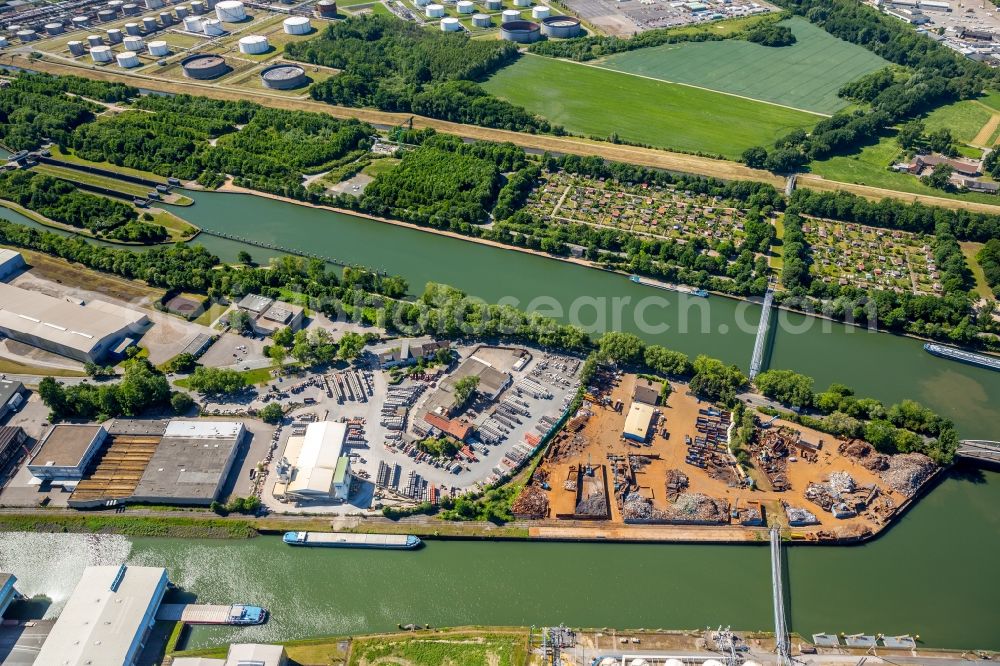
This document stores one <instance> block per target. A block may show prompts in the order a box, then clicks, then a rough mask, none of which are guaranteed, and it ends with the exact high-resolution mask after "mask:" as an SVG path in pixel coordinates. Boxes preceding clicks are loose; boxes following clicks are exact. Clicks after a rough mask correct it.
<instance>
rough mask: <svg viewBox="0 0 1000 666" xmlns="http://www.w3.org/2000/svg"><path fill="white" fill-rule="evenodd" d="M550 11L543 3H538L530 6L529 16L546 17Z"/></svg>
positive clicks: (535, 17) (534, 17)
mask: <svg viewBox="0 0 1000 666" xmlns="http://www.w3.org/2000/svg"><path fill="white" fill-rule="evenodd" d="M550 13H551V11H550V10H549V8H548V7H546V6H544V5H538V6H536V7H532V8H531V18H533V19H543V18H548V17H549V14H550Z"/></svg>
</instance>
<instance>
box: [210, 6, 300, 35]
mask: <svg viewBox="0 0 1000 666" xmlns="http://www.w3.org/2000/svg"><path fill="white" fill-rule="evenodd" d="M219 4H222V3H219ZM281 25H282V26H284V28H285V32H287V33H288V34H289V35H308V34H309V33H310V32H312V23H310V22H309V17H307V16H289V17H288V18H286V19H285V20H284V21H283V22H282V24H281Z"/></svg>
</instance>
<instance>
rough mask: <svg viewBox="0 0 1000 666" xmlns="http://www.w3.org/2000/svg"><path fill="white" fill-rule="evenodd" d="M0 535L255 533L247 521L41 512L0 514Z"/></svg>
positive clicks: (194, 536) (202, 535)
mask: <svg viewBox="0 0 1000 666" xmlns="http://www.w3.org/2000/svg"><path fill="white" fill-rule="evenodd" d="M0 532H45V533H59V532H69V533H76V534H123V535H125V536H131V537H177V538H190V539H249V538H251V537H255V536H257V529H256V528H255V527H254V526H253V523H252V522H251V521H248V520H237V519H222V518H218V519H214V518H181V517H166V516H164V517H159V516H157V517H145V516H123V515H118V514H116V515H92V514H81V515H66V514H51V515H46V514H45V513H44V512H41V513H32V514H0Z"/></svg>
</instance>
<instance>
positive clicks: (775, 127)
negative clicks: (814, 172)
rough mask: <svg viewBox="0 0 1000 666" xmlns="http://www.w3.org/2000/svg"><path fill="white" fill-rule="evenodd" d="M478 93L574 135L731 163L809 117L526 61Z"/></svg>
mask: <svg viewBox="0 0 1000 666" xmlns="http://www.w3.org/2000/svg"><path fill="white" fill-rule="evenodd" d="M484 86H485V87H486V89H487V90H489V91H490V92H491V93H493V94H494V95H496V96H498V97H502V98H504V99H507V100H509V101H511V102H512V103H514V104H518V105H520V106H523V107H525V108H526V109H528V110H529V111H531V112H533V113H536V114H538V115H540V116H543V117H545V118H547V119H548V120H549V121H550V122H553V123H557V124H560V125H562V126H563V127H565V128H566V130H567V131H569V132H572V133H574V134H582V135H585V136H595V137H600V138H605V137H608V136H610V135H611V134H612V133H615V134H617V135H618V136H619V137H620V138H622V139H623V140H625V141H629V142H633V143H641V144H649V145H651V146H655V147H658V148H668V149H673V150H681V151H686V152H701V153H707V154H711V155H723V156H725V157H728V158H731V159H736V158H738V157H739V156H740V154H741V153H742V152H743V151H744V150H746V149H747V148H750V147H751V146H758V145H769V144H771V143H773V142H774V140H775V139H776V138H777V137H779V136H781V135H783V134H786V133H788V132H789V131H790V130H793V129H796V128H803V129H806V130H808V129H809V128H811V127H812V126H813V125H815V124H816V122H818V121H819V120H820V117H819V116H817V115H814V114H810V113H805V112H803V111H796V110H793V109H786V108H782V107H779V106H774V105H773V104H765V103H762V102H756V101H753V100H747V99H741V98H739V97H733V96H732V95H723V94H721V93H717V92H713V91H711V90H701V89H699V88H692V87H690V86H682V85H677V84H674V83H666V82H663V81H653V80H650V79H646V78H642V77H638V76H633V75H630V74H624V73H620V72H613V71H610V70H606V69H598V68H596V67H591V66H589V65H584V64H579V63H573V62H566V61H562V60H555V59H552V58H544V57H541V56H532V55H527V56H523V57H521V58H520V59H518V61H517V62H515V63H514V64H513V65H510V66H509V67H505V68H504V69H502V70H500V71H499V72H498V73H496V74H495V75H493V77H492V78H490V79H489V80H488V81H487V82H486V83H485V84H484Z"/></svg>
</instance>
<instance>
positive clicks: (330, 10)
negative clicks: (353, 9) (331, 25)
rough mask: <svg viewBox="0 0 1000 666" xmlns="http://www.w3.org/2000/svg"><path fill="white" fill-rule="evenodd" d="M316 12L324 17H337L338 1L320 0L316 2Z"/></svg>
mask: <svg viewBox="0 0 1000 666" xmlns="http://www.w3.org/2000/svg"><path fill="white" fill-rule="evenodd" d="M316 13H317V14H319V15H320V16H321V17H322V18H328V19H332V18H337V3H336V2H334V0H319V2H317V3H316Z"/></svg>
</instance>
